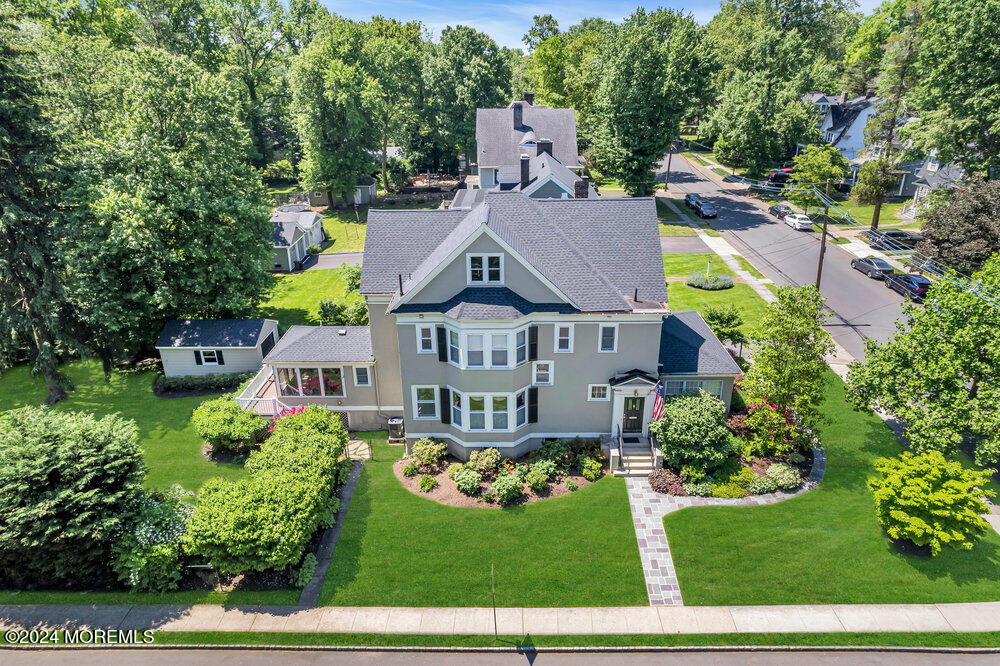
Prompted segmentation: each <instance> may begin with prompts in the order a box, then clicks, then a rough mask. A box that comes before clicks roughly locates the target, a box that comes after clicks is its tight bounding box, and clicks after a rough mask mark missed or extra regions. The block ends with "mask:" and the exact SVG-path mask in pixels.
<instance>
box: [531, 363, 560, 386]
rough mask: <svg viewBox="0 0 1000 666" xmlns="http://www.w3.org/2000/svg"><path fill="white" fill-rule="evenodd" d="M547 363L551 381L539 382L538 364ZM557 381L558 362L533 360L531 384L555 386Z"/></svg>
mask: <svg viewBox="0 0 1000 666" xmlns="http://www.w3.org/2000/svg"><path fill="white" fill-rule="evenodd" d="M539 363H547V364H548V366H549V381H548V382H538V381H536V380H537V378H538V364H539ZM555 383H556V364H555V363H554V362H552V361H544V360H540V361H532V362H531V385H532V386H553V385H554V384H555Z"/></svg>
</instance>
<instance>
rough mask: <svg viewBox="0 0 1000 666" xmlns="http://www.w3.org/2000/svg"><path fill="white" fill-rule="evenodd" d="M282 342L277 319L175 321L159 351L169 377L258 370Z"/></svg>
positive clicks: (167, 327) (162, 337)
mask: <svg viewBox="0 0 1000 666" xmlns="http://www.w3.org/2000/svg"><path fill="white" fill-rule="evenodd" d="M277 340H278V322H277V321H275V320H274V319H171V320H169V321H168V322H167V323H166V324H165V325H164V327H163V331H162V332H161V333H160V337H159V339H158V340H157V341H156V349H157V350H158V351H159V352H160V359H161V360H162V361H163V374H164V375H166V376H167V377H182V376H189V375H214V374H220V375H221V374H230V373H236V372H248V371H250V370H258V369H260V367H261V365H262V364H263V361H264V357H265V356H267V354H268V352H270V351H271V349H272V348H273V347H274V345H275V343H276V342H277Z"/></svg>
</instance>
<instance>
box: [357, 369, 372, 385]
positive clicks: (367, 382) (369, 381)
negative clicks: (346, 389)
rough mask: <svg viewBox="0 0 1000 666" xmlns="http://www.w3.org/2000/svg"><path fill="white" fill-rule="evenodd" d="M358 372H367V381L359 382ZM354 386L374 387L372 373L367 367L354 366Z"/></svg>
mask: <svg viewBox="0 0 1000 666" xmlns="http://www.w3.org/2000/svg"><path fill="white" fill-rule="evenodd" d="M358 370H364V371H365V381H364V382H363V383H362V382H361V381H359V380H358ZM354 385H355V386H371V385H372V371H371V368H369V367H368V366H367V365H356V366H354Z"/></svg>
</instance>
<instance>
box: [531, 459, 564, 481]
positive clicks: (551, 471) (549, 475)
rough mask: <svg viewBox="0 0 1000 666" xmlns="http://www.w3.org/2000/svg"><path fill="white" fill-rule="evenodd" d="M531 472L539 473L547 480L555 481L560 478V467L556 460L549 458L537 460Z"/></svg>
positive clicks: (532, 465)
mask: <svg viewBox="0 0 1000 666" xmlns="http://www.w3.org/2000/svg"><path fill="white" fill-rule="evenodd" d="M531 471H533V472H538V473H539V474H541V475H543V476H544V477H545V478H546V479H548V480H550V481H554V480H555V479H556V478H557V477H558V476H559V471H560V470H559V465H558V464H557V463H556V461H555V460H551V459H549V458H544V459H542V460H536V461H535V462H533V463H532V464H531Z"/></svg>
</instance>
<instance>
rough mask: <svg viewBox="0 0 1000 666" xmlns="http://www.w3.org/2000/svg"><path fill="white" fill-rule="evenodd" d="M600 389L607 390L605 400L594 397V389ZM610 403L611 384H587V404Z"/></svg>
mask: <svg viewBox="0 0 1000 666" xmlns="http://www.w3.org/2000/svg"><path fill="white" fill-rule="evenodd" d="M598 387H600V388H603V389H605V391H604V397H603V398H595V397H594V389H595V388H598ZM610 401H611V385H610V384H587V402H610Z"/></svg>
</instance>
